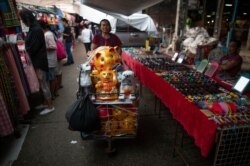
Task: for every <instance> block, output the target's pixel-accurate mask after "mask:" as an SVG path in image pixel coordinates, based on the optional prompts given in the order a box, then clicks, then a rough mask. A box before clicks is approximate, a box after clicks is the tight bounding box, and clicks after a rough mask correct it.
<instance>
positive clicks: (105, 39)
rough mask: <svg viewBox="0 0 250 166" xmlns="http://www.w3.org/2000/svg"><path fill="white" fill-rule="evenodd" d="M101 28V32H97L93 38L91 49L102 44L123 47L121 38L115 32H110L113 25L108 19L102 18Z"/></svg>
mask: <svg viewBox="0 0 250 166" xmlns="http://www.w3.org/2000/svg"><path fill="white" fill-rule="evenodd" d="M100 29H101V33H100V34H96V35H95V36H94V38H93V41H92V44H91V50H94V49H96V48H97V47H100V46H111V47H114V46H118V47H120V48H121V46H122V43H121V40H120V39H119V38H118V37H117V36H116V35H115V34H112V33H110V31H111V25H110V22H109V21H108V20H107V19H103V20H101V22H100ZM120 52H121V51H120Z"/></svg>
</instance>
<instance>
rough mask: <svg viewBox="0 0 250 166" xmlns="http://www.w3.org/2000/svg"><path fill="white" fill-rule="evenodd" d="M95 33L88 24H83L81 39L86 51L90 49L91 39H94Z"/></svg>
mask: <svg viewBox="0 0 250 166" xmlns="http://www.w3.org/2000/svg"><path fill="white" fill-rule="evenodd" d="M92 37H93V33H92V31H91V29H89V28H88V25H86V24H84V25H83V30H82V33H81V41H82V42H83V44H84V46H85V50H86V53H87V52H88V51H90V46H91V41H92Z"/></svg>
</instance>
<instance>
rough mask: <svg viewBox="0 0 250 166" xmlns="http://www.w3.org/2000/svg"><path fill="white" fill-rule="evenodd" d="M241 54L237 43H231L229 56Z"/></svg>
mask: <svg viewBox="0 0 250 166" xmlns="http://www.w3.org/2000/svg"><path fill="white" fill-rule="evenodd" d="M238 53H239V48H238V47H237V43H236V42H230V44H229V47H228V55H234V54H238Z"/></svg>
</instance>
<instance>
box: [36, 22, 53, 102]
mask: <svg viewBox="0 0 250 166" xmlns="http://www.w3.org/2000/svg"><path fill="white" fill-rule="evenodd" d="M39 23H40V26H41V27H42V29H43V32H44V37H45V43H46V48H47V59H48V66H49V72H48V74H47V75H48V80H49V82H50V92H51V95H52V99H54V98H55V97H56V94H55V91H56V82H57V81H56V73H55V69H56V66H57V55H56V49H57V46H56V41H55V39H56V37H55V35H54V34H53V32H52V31H51V30H50V27H49V24H48V23H46V22H44V21H40V22H39Z"/></svg>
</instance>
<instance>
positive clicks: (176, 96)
mask: <svg viewBox="0 0 250 166" xmlns="http://www.w3.org/2000/svg"><path fill="white" fill-rule="evenodd" d="M122 58H123V60H124V62H125V63H126V64H127V65H128V66H129V67H130V68H131V70H133V71H134V72H135V75H136V76H137V77H138V78H139V80H140V81H141V83H142V84H144V85H145V86H147V87H148V88H149V89H150V90H151V91H152V92H153V93H154V94H155V95H156V96H157V97H158V98H159V99H160V100H161V101H162V102H163V103H164V104H165V105H166V106H167V107H168V108H169V109H170V111H171V113H172V115H173V117H174V118H175V119H176V120H177V121H178V122H180V123H181V125H182V126H183V127H184V129H185V130H186V131H187V133H188V134H189V135H190V136H192V137H193V138H194V140H195V144H196V145H197V146H198V147H199V148H200V150H201V154H202V156H204V157H207V156H208V154H209V152H210V150H211V148H212V146H213V145H214V142H215V135H216V130H217V127H218V126H217V125H216V124H215V123H214V122H213V121H210V120H208V118H207V117H206V116H205V115H204V114H203V113H202V112H200V109H199V108H198V107H197V106H196V105H194V104H193V103H191V102H189V101H188V100H187V99H185V96H183V95H182V94H181V93H180V92H178V91H177V90H176V89H175V88H174V87H173V86H171V84H169V83H168V82H167V81H165V80H164V79H163V78H162V77H160V76H158V75H156V74H155V73H154V72H153V71H151V70H150V69H148V68H147V67H146V66H144V65H143V64H141V63H140V62H138V61H136V60H134V59H133V57H131V56H129V55H128V54H127V53H126V52H123V53H122Z"/></svg>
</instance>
